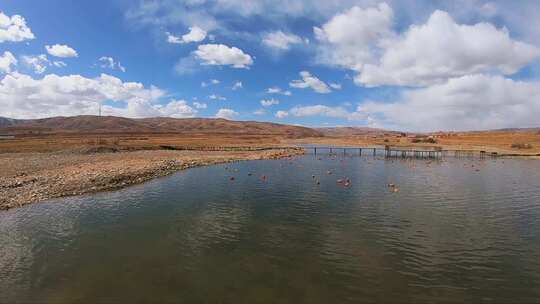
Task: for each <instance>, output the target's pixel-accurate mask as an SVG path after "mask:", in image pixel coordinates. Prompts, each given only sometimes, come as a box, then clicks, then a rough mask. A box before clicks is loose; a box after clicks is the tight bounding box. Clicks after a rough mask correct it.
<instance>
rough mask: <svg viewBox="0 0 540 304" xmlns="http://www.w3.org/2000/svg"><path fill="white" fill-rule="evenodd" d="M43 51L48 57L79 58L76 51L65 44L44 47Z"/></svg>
mask: <svg viewBox="0 0 540 304" xmlns="http://www.w3.org/2000/svg"><path fill="white" fill-rule="evenodd" d="M45 49H46V50H47V53H49V55H51V56H55V57H60V58H70V57H78V56H79V54H78V53H77V51H75V50H74V49H73V48H71V47H69V46H67V45H65V44H55V45H46V46H45Z"/></svg>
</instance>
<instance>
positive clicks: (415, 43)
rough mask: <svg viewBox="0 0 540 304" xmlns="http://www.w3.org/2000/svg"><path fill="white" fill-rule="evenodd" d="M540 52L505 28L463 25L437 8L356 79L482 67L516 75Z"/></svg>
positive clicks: (431, 76) (390, 80)
mask: <svg viewBox="0 0 540 304" xmlns="http://www.w3.org/2000/svg"><path fill="white" fill-rule="evenodd" d="M539 57H540V50H539V49H538V48H537V47H535V46H532V45H529V44H526V43H523V42H519V41H516V40H513V39H512V38H510V34H509V32H508V30H506V29H504V28H503V29H497V28H496V27H495V26H493V25H492V24H489V23H477V24H475V25H459V24H457V23H456V22H455V21H454V20H453V19H452V17H450V15H449V14H448V13H446V12H442V11H435V12H434V13H433V14H432V15H431V17H430V18H429V20H428V21H427V23H426V24H424V25H421V26H411V28H410V29H409V30H408V31H407V32H406V33H405V34H404V35H402V36H400V37H399V38H397V39H395V40H394V41H392V43H391V44H390V45H389V47H388V48H387V49H386V50H385V52H384V54H383V55H382V57H381V59H380V63H379V64H367V65H365V66H364V69H363V70H362V71H361V73H360V74H359V76H358V77H356V78H355V82H357V83H359V84H365V85H368V86H377V85H411V86H418V85H429V84H434V83H440V82H441V81H444V80H446V79H448V78H452V77H460V76H463V75H468V74H474V73H481V72H491V71H496V72H499V73H502V74H504V75H511V74H514V73H516V72H517V71H518V70H520V69H521V68H522V67H523V66H525V65H526V64H528V63H530V62H532V61H533V60H535V59H538V58H539Z"/></svg>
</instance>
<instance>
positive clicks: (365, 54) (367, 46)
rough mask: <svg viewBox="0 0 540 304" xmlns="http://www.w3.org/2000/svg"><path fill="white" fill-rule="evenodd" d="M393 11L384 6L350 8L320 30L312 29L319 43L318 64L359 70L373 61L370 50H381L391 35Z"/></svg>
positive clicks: (382, 4) (317, 28)
mask: <svg viewBox="0 0 540 304" xmlns="http://www.w3.org/2000/svg"><path fill="white" fill-rule="evenodd" d="M393 17H394V14H393V10H392V8H391V7H390V6H388V5H387V4H386V3H381V4H379V5H378V6H376V7H369V8H362V7H358V6H354V7H352V8H350V9H349V10H347V11H345V12H343V13H340V14H337V15H336V16H334V17H333V18H331V19H330V20H329V21H328V22H327V23H325V24H324V25H323V26H322V27H320V28H319V27H315V28H314V29H313V31H314V33H315V37H316V38H317V40H318V41H319V42H320V43H321V45H320V48H319V52H318V58H317V59H318V61H319V62H321V63H325V64H328V65H333V66H340V67H345V68H350V69H353V70H361V69H362V68H363V66H364V64H365V63H366V62H372V61H374V60H375V54H374V49H375V48H377V47H383V46H384V44H385V43H386V41H387V40H388V39H390V38H392V36H393V35H394V33H393V31H392V25H393Z"/></svg>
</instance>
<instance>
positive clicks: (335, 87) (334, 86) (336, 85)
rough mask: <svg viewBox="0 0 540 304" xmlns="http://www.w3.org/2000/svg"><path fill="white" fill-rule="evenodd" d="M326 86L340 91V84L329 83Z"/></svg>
mask: <svg viewBox="0 0 540 304" xmlns="http://www.w3.org/2000/svg"><path fill="white" fill-rule="evenodd" d="M328 85H329V86H330V87H331V88H332V89H334V90H341V83H329V84H328Z"/></svg>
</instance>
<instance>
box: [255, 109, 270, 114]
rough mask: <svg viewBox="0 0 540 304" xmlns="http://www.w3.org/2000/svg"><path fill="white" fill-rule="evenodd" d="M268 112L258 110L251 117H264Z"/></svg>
mask: <svg viewBox="0 0 540 304" xmlns="http://www.w3.org/2000/svg"><path fill="white" fill-rule="evenodd" d="M267 113H268V112H267V111H266V110H265V109H258V110H255V111H254V112H253V115H259V116H260V115H266V114H267Z"/></svg>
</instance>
